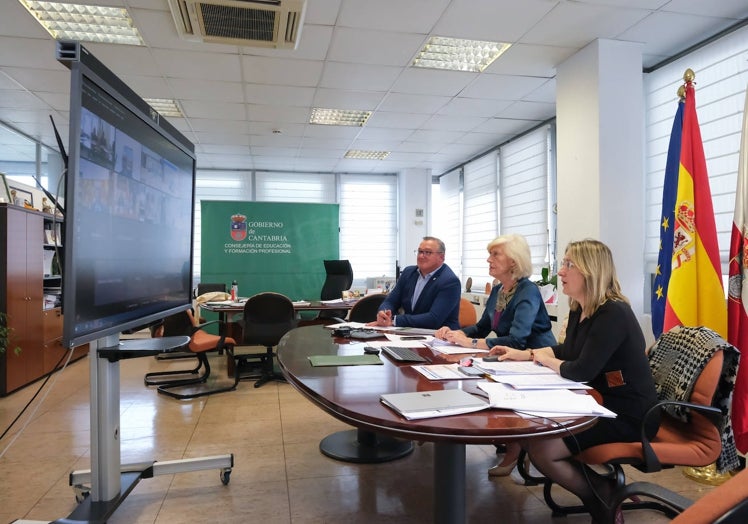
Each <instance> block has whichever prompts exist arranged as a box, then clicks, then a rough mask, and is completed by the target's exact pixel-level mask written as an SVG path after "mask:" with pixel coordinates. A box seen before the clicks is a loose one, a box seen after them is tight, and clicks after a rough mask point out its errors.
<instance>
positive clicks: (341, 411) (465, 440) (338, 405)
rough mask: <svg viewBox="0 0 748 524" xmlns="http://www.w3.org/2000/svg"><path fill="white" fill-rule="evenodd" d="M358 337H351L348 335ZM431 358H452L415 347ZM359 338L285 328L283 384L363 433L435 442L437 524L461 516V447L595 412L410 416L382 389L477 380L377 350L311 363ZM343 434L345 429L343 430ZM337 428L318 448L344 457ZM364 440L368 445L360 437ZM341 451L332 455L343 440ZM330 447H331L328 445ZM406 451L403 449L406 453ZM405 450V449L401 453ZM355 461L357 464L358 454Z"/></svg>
mask: <svg viewBox="0 0 748 524" xmlns="http://www.w3.org/2000/svg"><path fill="white" fill-rule="evenodd" d="M353 342H355V341H353ZM416 351H417V352H418V353H420V354H421V355H423V356H426V357H428V358H429V359H431V360H432V361H433V362H434V363H445V362H449V361H450V360H451V361H455V360H457V359H458V358H459V357H458V356H454V355H452V356H446V355H445V356H442V355H437V354H435V353H434V352H432V351H431V350H430V349H428V348H419V349H417V350H416ZM362 352H363V350H362V345H361V344H350V343H349V341H347V340H345V339H337V338H333V337H332V336H331V334H330V330H329V329H325V328H324V327H322V326H307V327H301V328H297V329H294V330H292V331H290V332H289V333H287V334H286V335H285V336H284V337H283V339H281V341H280V343H279V344H278V347H277V354H278V363H279V365H280V368H281V370H282V372H283V375H284V376H285V377H286V379H287V380H288V382H289V383H290V384H292V385H293V386H294V387H295V388H296V389H297V390H299V391H300V392H301V393H302V394H303V395H304V396H306V397H307V398H308V399H309V400H311V401H312V402H313V403H315V404H316V405H317V406H318V407H320V408H321V409H323V410H324V411H326V412H327V413H330V414H331V415H333V416H334V417H336V418H338V419H339V420H342V421H344V422H346V423H348V424H350V425H352V426H354V427H356V428H358V431H362V432H364V433H367V434H373V435H385V436H389V437H395V438H396V439H397V440H399V439H405V440H404V441H400V442H405V443H409V441H411V440H416V441H425V442H433V443H434V501H433V509H434V522H437V523H463V522H465V501H466V495H465V445H466V444H494V443H499V442H505V441H513V440H517V439H526V438H543V437H548V436H551V435H555V434H559V433H562V434H568V433H569V432H572V433H574V432H578V431H581V430H582V429H585V428H587V427H589V426H591V425H592V424H594V422H595V420H596V419H595V417H578V418H565V419H558V420H553V421H552V420H548V419H544V418H535V419H526V418H522V417H520V416H519V415H516V414H515V413H514V412H512V411H509V410H500V409H487V410H483V411H479V412H477V413H470V414H465V415H452V416H448V417H437V418H429V419H422V420H407V419H405V418H403V417H401V416H400V415H399V414H397V413H396V412H395V411H393V410H391V409H389V408H388V407H386V406H385V405H384V404H382V403H381V402H380V400H379V399H380V395H382V394H384V393H401V392H409V391H432V390H440V389H448V388H458V387H461V388H463V389H465V390H467V391H469V392H471V393H478V392H479V390H478V389H477V387H476V382H477V379H474V380H458V381H455V380H452V381H430V380H428V379H426V378H425V377H423V376H422V375H421V374H420V373H418V372H417V371H415V370H414V369H412V368H411V367H410V364H407V363H396V362H395V361H393V360H391V359H390V358H389V357H387V356H385V355H380V358H381V360H382V361H383V362H384V365H381V366H380V365H370V366H338V367H313V366H312V365H311V364H310V362H309V359H308V357H309V356H312V355H347V354H361V353H362ZM341 433H347V432H341ZM340 435H341V434H340V433H336V434H333V435H331V436H329V437H326V438H325V439H323V441H322V443H321V444H320V448H321V450H322V452H323V453H325V454H326V455H328V456H333V457H335V458H341V459H342V460H346V458H345V454H346V452H347V451H346V449H345V444H344V443H343V442H342V438H344V437H341V436H340ZM364 444H366V443H364ZM341 445H342V447H343V449H342V450H341V455H342V457H336V453H337V450H335V449H329V448H335V447H336V446H341ZM325 447H327V448H328V449H325ZM403 454H407V452H406V453H403ZM400 456H402V454H401V455H400ZM353 461H354V462H356V461H357V460H355V457H354V458H353Z"/></svg>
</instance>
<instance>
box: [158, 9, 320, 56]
mask: <svg viewBox="0 0 748 524" xmlns="http://www.w3.org/2000/svg"><path fill="white" fill-rule="evenodd" d="M169 6H170V8H171V12H172V16H173V17H174V21H175V22H176V24H177V31H178V32H179V34H180V36H182V37H183V38H185V39H189V40H196V41H202V42H214V43H222V44H233V45H244V46H261V47H277V48H292V49H293V48H296V46H297V45H298V42H299V38H300V36H301V26H302V24H303V19H304V13H305V9H306V1H305V0H277V1H270V2H266V1H262V0H169Z"/></svg>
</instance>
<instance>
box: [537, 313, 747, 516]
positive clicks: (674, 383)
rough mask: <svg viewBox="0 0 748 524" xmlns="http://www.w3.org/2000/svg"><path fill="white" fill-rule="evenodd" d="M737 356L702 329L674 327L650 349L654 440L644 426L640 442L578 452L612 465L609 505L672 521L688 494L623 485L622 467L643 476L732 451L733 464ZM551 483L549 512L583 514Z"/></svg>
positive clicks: (705, 461) (727, 455)
mask: <svg viewBox="0 0 748 524" xmlns="http://www.w3.org/2000/svg"><path fill="white" fill-rule="evenodd" d="M738 356H739V355H738V352H737V350H736V349H735V348H734V347H733V346H732V345H730V344H728V343H727V342H725V341H724V340H723V339H722V338H721V337H720V336H719V335H718V334H717V333H715V332H714V331H712V330H710V329H707V328H703V327H699V328H692V327H676V328H674V329H672V330H671V331H669V332H667V333H663V334H662V336H661V337H660V338H659V339H658V341H657V342H656V343H655V345H654V346H653V347H652V349H651V350H650V351H649V360H650V366H651V368H652V372H653V374H654V377H655V385H656V387H657V392H658V397H659V402H658V403H657V404H656V405H655V406H654V407H653V408H652V409H650V410H649V412H648V413H647V415H646V418H647V419H648V418H649V417H651V416H657V415H658V414H659V415H660V416H661V422H660V427H659V430H658V431H657V434H656V435H655V436H654V437H653V438H652V439H651V440H648V439H646V438H645V437H644V424H642V440H641V441H640V442H613V443H608V444H601V445H598V446H593V447H591V448H588V449H586V450H584V451H583V452H582V453H580V454H579V455H577V457H576V458H577V459H578V460H580V461H581V462H584V463H586V464H591V465H602V466H605V467H606V468H607V469H608V470H609V472H610V473H609V476H610V478H613V479H615V480H616V487H615V489H614V491H613V496H612V503H611V507H612V508H613V509H615V508H620V509H622V510H629V509H654V510H657V511H660V512H662V513H664V514H665V515H667V516H668V517H670V518H673V517H674V516H675V515H677V514H678V513H680V512H682V511H683V510H684V509H685V508H686V507H688V506H689V505H690V504H691V501H690V500H688V499H686V498H685V497H683V496H681V495H679V494H677V493H674V492H672V491H670V490H668V489H666V488H665V487H663V486H659V485H657V484H653V483H650V482H645V481H639V482H632V483H630V484H626V478H625V474H624V471H623V468H622V465H623V464H629V465H631V466H633V467H634V468H636V469H638V470H639V471H642V472H644V473H651V472H657V471H660V470H662V469H663V468H671V467H674V466H692V467H702V466H707V465H709V464H712V463H713V462H714V461H715V460H717V461H718V462H717V465H718V467H719V465H720V462H722V463H723V464H727V463H729V461H730V460H732V459H733V457H732V456H731V455H732V454H734V462H735V466H736V465H737V452H736V451H735V449H734V441H733V440H732V430H731V429H730V426H729V416H728V415H727V413H728V411H727V407H726V406H727V403H728V402H729V392H730V391H732V385H733V384H734V380H735V373H736V371H737V360H738ZM689 377H690V378H691V379H692V380H689ZM731 382H732V383H733V384H730V383H731ZM721 408H722V409H721ZM723 409H724V411H723ZM718 459H719V460H718ZM729 467H730V468H732V467H733V466H732V465H730V466H729ZM552 486H553V482H552V481H551V480H549V479H545V481H544V490H543V495H544V498H545V501H546V504H548V506H549V507H550V508H551V510H552V511H553V515H554V516H561V515H567V514H570V513H586V509H585V508H584V506H560V505H558V504H557V503H556V502H555V501H554V500H553V497H552V493H551V490H552ZM628 499H631V501H627V500H628ZM624 501H626V502H624ZM611 518H614V517H613V516H611Z"/></svg>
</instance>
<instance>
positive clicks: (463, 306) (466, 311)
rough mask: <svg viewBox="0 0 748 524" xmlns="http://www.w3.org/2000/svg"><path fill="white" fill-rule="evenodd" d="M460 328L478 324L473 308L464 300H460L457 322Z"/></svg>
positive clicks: (471, 304)
mask: <svg viewBox="0 0 748 524" xmlns="http://www.w3.org/2000/svg"><path fill="white" fill-rule="evenodd" d="M457 321H458V322H459V324H460V327H461V328H464V327H468V326H474V325H475V324H476V323H477V322H478V312H477V311H475V306H474V305H473V303H472V302H470V301H469V300H468V299H466V298H460V312H459V313H458V320H457Z"/></svg>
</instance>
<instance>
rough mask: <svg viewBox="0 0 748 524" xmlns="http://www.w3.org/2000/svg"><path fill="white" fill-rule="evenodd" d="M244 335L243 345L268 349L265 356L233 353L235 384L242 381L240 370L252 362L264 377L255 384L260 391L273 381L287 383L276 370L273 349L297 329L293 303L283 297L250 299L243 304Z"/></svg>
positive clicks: (258, 295)
mask: <svg viewBox="0 0 748 524" xmlns="http://www.w3.org/2000/svg"><path fill="white" fill-rule="evenodd" d="M241 325H242V329H243V335H242V345H246V346H265V349H266V351H265V353H259V354H258V353H244V354H238V353H237V352H234V361H235V363H236V365H235V366H234V373H235V377H236V380H239V378H240V369H241V368H242V367H243V366H244V367H246V365H247V363H248V362H249V361H250V360H259V361H260V364H261V369H262V371H261V375H260V378H259V380H257V381H256V382H255V387H256V388H259V387H260V386H262V385H263V384H265V383H267V382H270V381H271V380H278V381H281V382H285V379H284V378H283V375H280V374H278V373H276V372H275V371H274V370H273V358H274V357H275V353H274V352H273V346H277V345H278V342H279V341H280V339H281V338H282V337H283V335H285V334H286V333H288V332H289V331H291V330H292V329H294V328H295V327H296V313H295V312H294V309H293V303H291V300H290V299H289V298H288V297H286V296H284V295H281V294H280V293H271V292H265V293H258V294H257V295H254V296H252V297H250V298H249V299H247V302H246V304H244V317H243V319H242V321H241Z"/></svg>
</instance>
